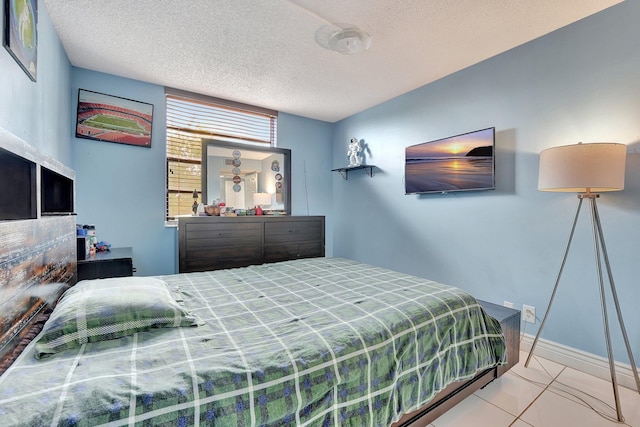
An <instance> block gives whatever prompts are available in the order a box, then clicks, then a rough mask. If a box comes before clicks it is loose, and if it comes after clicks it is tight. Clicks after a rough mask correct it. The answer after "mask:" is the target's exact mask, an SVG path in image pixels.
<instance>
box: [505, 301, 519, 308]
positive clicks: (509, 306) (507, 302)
mask: <svg viewBox="0 0 640 427" xmlns="http://www.w3.org/2000/svg"><path fill="white" fill-rule="evenodd" d="M502 305H503V306H504V307H507V308H516V306H515V304H514V303H512V302H509V301H504V302H503V303H502Z"/></svg>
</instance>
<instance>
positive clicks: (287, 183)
mask: <svg viewBox="0 0 640 427" xmlns="http://www.w3.org/2000/svg"><path fill="white" fill-rule="evenodd" d="M209 146H214V147H221V148H228V149H231V150H241V151H259V152H261V153H271V154H282V155H283V156H284V161H283V162H282V163H283V165H282V169H283V170H282V172H281V173H282V176H283V181H284V185H283V190H284V191H283V194H284V198H285V199H284V213H285V215H291V150H290V149H288V148H277V147H261V146H259V145H251V144H242V143H237V142H228V141H221V140H218V139H203V140H202V166H201V169H200V171H201V172H200V175H201V178H202V196H201V199H202V203H204V204H205V205H206V204H207V193H208V188H207V187H208V184H207V171H208V170H209V167H208V159H207V158H208V157H209V156H208V155H207V153H208V151H209V150H208V149H207V148H208V147H209Z"/></svg>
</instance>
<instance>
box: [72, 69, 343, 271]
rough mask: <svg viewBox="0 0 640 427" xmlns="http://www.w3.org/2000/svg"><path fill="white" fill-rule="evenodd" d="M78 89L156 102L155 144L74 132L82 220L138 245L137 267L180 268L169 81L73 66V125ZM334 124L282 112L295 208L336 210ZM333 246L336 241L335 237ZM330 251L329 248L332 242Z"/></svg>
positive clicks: (117, 241)
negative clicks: (172, 222)
mask: <svg viewBox="0 0 640 427" xmlns="http://www.w3.org/2000/svg"><path fill="white" fill-rule="evenodd" d="M78 89H87V90H92V91H96V92H102V93H106V94H109V95H114V96H120V97H124V98H129V99H134V100H136V101H141V102H147V103H150V104H153V105H154V111H153V129H152V142H151V148H145V147H135V146H129V145H122V144H114V143H107V142H99V141H92V140H88V139H82V138H75V136H74V137H73V165H74V168H75V170H76V185H77V195H78V197H77V212H78V222H79V223H81V224H95V226H96V234H97V235H98V240H106V241H108V242H110V243H111V244H112V245H113V246H114V247H121V246H131V247H132V248H133V258H134V266H135V267H136V270H137V273H136V274H138V275H141V276H146V275H160V274H172V273H176V272H177V271H178V269H177V236H176V228H175V227H171V226H169V227H167V226H165V221H164V210H165V149H166V141H165V139H166V135H165V128H164V125H165V100H164V99H165V98H164V87H162V86H157V85H153V84H149V83H144V82H140V81H136V80H130V79H125V78H121V77H116V76H113V75H110V74H103V73H98V72H95V71H90V70H85V69H81V68H75V67H74V68H73V70H72V88H71V90H72V92H73V94H74V99H73V105H72V109H73V111H74V114H73V115H72V117H71V118H70V120H69V122H68V123H69V127H70V128H71V129H74V126H75V108H76V107H77V93H78ZM331 131H332V125H331V124H329V123H324V122H319V121H316V120H309V119H305V118H302V117H298V116H293V115H288V114H281V115H280V116H279V119H278V146H279V147H282V148H291V149H292V152H293V154H292V180H293V186H292V201H293V204H292V211H293V214H294V215H306V214H307V213H309V214H311V215H313V214H317V215H323V214H328V213H329V211H330V207H331V197H330V195H331V178H330V172H329V170H330V164H331V148H330V144H331ZM305 165H306V166H305ZM305 167H306V170H307V174H308V177H307V178H306V179H305V175H304V170H305ZM313 177H316V178H317V177H322V178H321V179H314V178H313ZM305 181H306V182H305ZM307 195H308V198H309V209H308V210H307V205H306V202H305V201H306V199H307ZM327 246H328V247H329V248H331V244H330V242H329V243H328V245H327ZM327 252H328V253H329V254H330V249H329V250H328V251H327Z"/></svg>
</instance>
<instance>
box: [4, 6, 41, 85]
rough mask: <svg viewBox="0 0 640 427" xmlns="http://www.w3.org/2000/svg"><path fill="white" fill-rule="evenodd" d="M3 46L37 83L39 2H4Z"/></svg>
mask: <svg viewBox="0 0 640 427" xmlns="http://www.w3.org/2000/svg"><path fill="white" fill-rule="evenodd" d="M2 44H3V45H4V47H5V48H6V49H7V51H9V53H10V54H11V56H13V59H15V60H16V62H17V63H18V64H20V67H21V68H22V69H23V70H24V72H25V73H27V76H29V78H30V79H31V80H33V81H34V82H35V81H36V72H37V69H38V0H4V34H3V37H2Z"/></svg>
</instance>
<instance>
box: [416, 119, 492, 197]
mask: <svg viewBox="0 0 640 427" xmlns="http://www.w3.org/2000/svg"><path fill="white" fill-rule="evenodd" d="M494 145H495V128H492V127H491V128H487V129H481V130H477V131H474V132H468V133H464V134H461V135H455V136H450V137H448V138H443V139H438V140H435V141H430V142H423V143H422V144H416V145H412V146H410V147H407V148H406V149H405V166H404V182H405V193H406V194H416V193H449V192H453V191H474V190H493V189H495V157H494Z"/></svg>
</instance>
